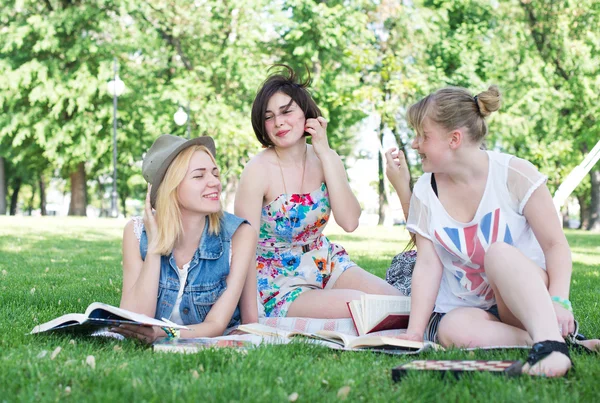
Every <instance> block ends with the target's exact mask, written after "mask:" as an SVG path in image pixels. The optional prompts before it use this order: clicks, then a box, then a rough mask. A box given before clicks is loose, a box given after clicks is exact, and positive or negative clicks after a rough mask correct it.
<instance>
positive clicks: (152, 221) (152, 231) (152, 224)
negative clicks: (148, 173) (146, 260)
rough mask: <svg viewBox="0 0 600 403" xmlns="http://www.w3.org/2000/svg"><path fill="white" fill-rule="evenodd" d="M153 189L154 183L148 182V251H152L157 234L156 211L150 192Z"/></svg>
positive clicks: (146, 206) (146, 214)
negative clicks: (151, 201) (153, 207)
mask: <svg viewBox="0 0 600 403" xmlns="http://www.w3.org/2000/svg"><path fill="white" fill-rule="evenodd" d="M151 191H152V185H151V184H148V192H146V203H145V208H144V228H145V229H146V236H147V237H148V251H152V250H153V248H151V246H152V245H153V244H152V241H154V237H155V236H156V231H157V225H156V218H154V211H153V210H152V204H151V203H150V192H151Z"/></svg>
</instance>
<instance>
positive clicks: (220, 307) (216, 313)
mask: <svg viewBox="0 0 600 403" xmlns="http://www.w3.org/2000/svg"><path fill="white" fill-rule="evenodd" d="M231 244H232V255H231V266H230V268H229V275H228V276H227V280H226V281H227V289H226V290H225V291H224V292H223V294H222V295H221V296H220V297H219V299H218V300H217V302H215V304H214V305H213V306H212V308H211V309H210V311H209V312H208V315H206V319H205V320H204V322H202V323H199V324H197V325H191V326H188V327H189V328H190V330H182V331H181V337H183V338H190V337H216V336H221V335H223V332H224V331H225V329H226V328H227V325H228V324H229V322H230V321H231V317H232V316H233V312H234V311H235V308H236V307H237V306H238V303H239V302H240V296H241V295H242V289H243V288H244V284H245V283H246V274H247V271H248V262H249V261H250V260H254V254H255V253H256V232H255V231H254V230H253V229H252V227H250V226H249V225H247V224H242V225H241V226H240V227H239V228H238V230H237V231H236V232H235V234H234V235H233V238H232V240H231ZM254 301H256V296H255V297H254Z"/></svg>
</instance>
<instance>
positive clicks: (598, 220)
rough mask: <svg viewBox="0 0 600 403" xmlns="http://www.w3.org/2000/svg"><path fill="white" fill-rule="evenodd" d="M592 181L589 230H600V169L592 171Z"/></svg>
mask: <svg viewBox="0 0 600 403" xmlns="http://www.w3.org/2000/svg"><path fill="white" fill-rule="evenodd" d="M590 179H591V183H592V190H591V194H592V195H591V196H592V197H591V198H590V220H589V222H588V225H587V227H586V228H587V229H588V230H589V231H594V232H600V169H592V170H591V171H590Z"/></svg>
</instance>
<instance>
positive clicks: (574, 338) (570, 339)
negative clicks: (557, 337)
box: [566, 321, 600, 354]
mask: <svg viewBox="0 0 600 403" xmlns="http://www.w3.org/2000/svg"><path fill="white" fill-rule="evenodd" d="M566 340H567V344H568V346H569V347H571V348H573V350H574V351H578V352H583V353H588V354H598V353H600V351H598V350H592V349H590V348H589V347H587V346H584V345H583V344H581V342H582V341H585V340H587V338H586V337H585V336H584V335H582V334H581V333H579V323H578V322H577V321H575V331H574V332H573V333H570V334H569V335H568V336H567V339H566Z"/></svg>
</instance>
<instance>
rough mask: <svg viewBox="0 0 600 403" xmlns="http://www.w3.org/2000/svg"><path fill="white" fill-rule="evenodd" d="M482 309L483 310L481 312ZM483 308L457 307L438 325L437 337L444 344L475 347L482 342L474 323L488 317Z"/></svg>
mask: <svg viewBox="0 0 600 403" xmlns="http://www.w3.org/2000/svg"><path fill="white" fill-rule="evenodd" d="M479 311H481V312H479ZM484 315H486V313H485V312H484V311H483V310H480V309H477V308H456V309H454V310H452V311H451V312H449V313H447V314H446V315H444V317H443V318H442V320H441V321H440V324H439V327H438V333H437V338H438V341H439V342H440V344H441V345H443V346H455V347H473V346H478V345H479V344H480V342H479V339H478V331H477V329H476V328H474V326H473V323H474V322H476V321H479V320H485V319H487V318H486V317H485V316H484Z"/></svg>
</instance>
